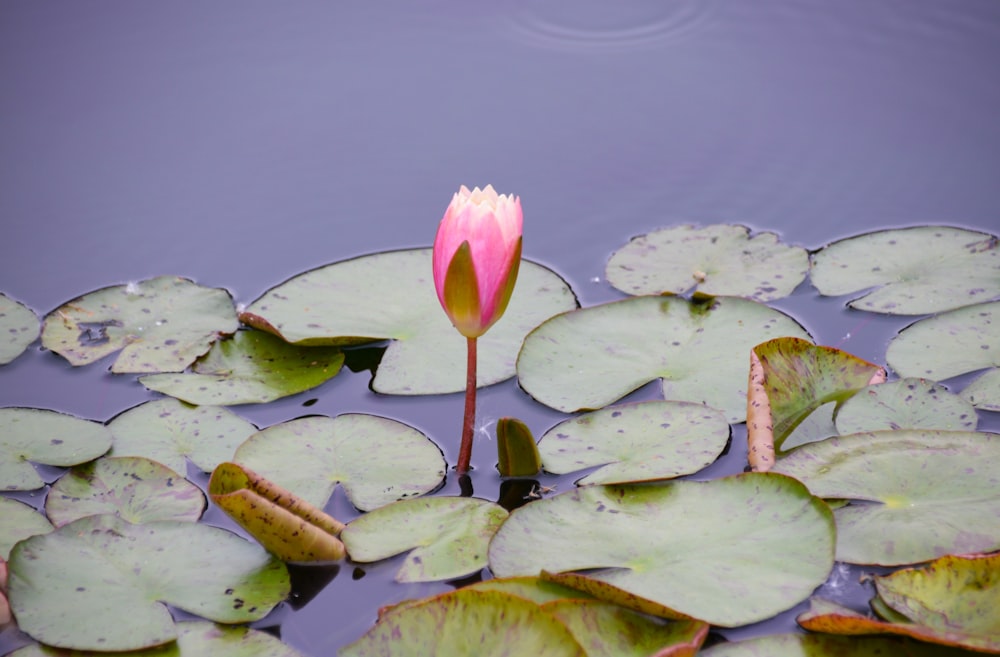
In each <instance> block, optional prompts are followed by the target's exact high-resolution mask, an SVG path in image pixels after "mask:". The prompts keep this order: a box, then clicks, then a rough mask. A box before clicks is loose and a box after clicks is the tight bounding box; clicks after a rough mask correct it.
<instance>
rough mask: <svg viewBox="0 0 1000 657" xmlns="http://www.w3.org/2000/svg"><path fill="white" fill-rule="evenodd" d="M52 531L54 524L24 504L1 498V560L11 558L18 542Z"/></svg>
mask: <svg viewBox="0 0 1000 657" xmlns="http://www.w3.org/2000/svg"><path fill="white" fill-rule="evenodd" d="M50 531H52V523H50V522H49V521H48V518H46V517H45V516H43V515H42V514H41V513H39V512H38V511H36V510H35V509H33V508H31V506H29V505H27V504H25V503H24V502H18V501H17V500H12V499H8V498H6V497H0V559H4V560H6V559H7V558H8V556H10V549H11V548H12V547H14V544H15V543H17V542H18V541H22V540H24V539H26V538H28V537H29V536H34V535H35V534H47V533H49V532H50Z"/></svg>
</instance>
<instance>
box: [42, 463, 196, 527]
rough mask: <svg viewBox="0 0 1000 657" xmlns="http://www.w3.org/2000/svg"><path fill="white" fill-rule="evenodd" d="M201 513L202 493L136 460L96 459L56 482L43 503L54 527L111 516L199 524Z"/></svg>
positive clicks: (158, 466)
mask: <svg viewBox="0 0 1000 657" xmlns="http://www.w3.org/2000/svg"><path fill="white" fill-rule="evenodd" d="M204 510H205V495H204V494H203V493H202V492H201V489H200V488H198V487H197V486H195V485H194V484H192V483H191V482H190V481H188V480H187V479H185V478H184V477H182V476H181V475H179V474H177V473H176V472H175V471H173V470H171V469H170V468H168V467H166V466H165V465H162V464H160V463H157V462H156V461H150V460H149V459H146V458H142V457H139V456H122V457H117V458H109V457H105V458H100V459H97V460H96V461H91V462H90V463H86V464H84V465H78V466H76V467H75V468H73V469H72V470H70V471H69V472H67V473H66V474H65V475H63V476H62V477H60V478H59V480H58V481H56V482H55V483H54V484H52V489H51V490H50V491H49V494H48V496H47V497H46V498H45V513H46V514H47V515H48V517H49V520H51V521H52V523H53V524H54V525H55V526H56V527H61V526H62V525H65V524H67V523H70V522H73V521H74V520H77V519H79V518H84V517H86V516H93V515H98V514H101V513H110V514H114V515H117V516H118V517H120V518H122V519H124V520H127V521H129V522H131V523H135V524H138V523H144V522H154V521H157V520H177V521H186V522H198V519H199V518H200V517H201V514H202V512H203V511H204Z"/></svg>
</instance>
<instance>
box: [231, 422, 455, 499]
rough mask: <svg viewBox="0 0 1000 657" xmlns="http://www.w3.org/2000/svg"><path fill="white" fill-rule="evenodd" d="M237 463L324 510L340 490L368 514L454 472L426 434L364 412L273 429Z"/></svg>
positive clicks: (239, 453)
mask: <svg viewBox="0 0 1000 657" xmlns="http://www.w3.org/2000/svg"><path fill="white" fill-rule="evenodd" d="M233 461H234V462H235V463H238V464H240V465H243V466H246V467H247V468H250V469H251V470H253V471H254V472H256V473H257V474H259V475H261V476H262V477H264V478H266V479H268V480H270V481H272V482H274V483H275V484H277V485H279V486H281V487H282V488H287V489H288V490H290V491H292V492H293V493H295V494H296V495H298V496H299V497H301V498H302V499H304V500H306V501H307V502H309V503H310V504H312V505H313V506H316V507H319V508H323V507H324V506H326V503H327V501H328V500H329V499H330V495H332V494H333V489H334V488H335V487H336V485H337V484H338V483H339V484H341V485H342V486H343V487H344V492H345V493H346V494H347V497H348V499H350V500H351V502H352V503H353V504H354V506H356V507H357V508H359V509H361V510H369V509H374V508H377V507H380V506H383V505H385V504H388V503H390V502H395V501H396V500H399V499H402V498H404V497H411V496H415V495H423V494H424V493H427V492H430V491H431V490H433V489H435V488H437V487H438V486H439V485H440V484H441V482H442V480H443V479H444V475H445V470H446V468H447V464H446V463H445V461H444V455H443V454H442V453H441V449H440V448H438V447H437V445H435V444H434V443H432V442H431V441H430V439H428V438H427V436H425V435H424V434H422V433H420V432H419V431H417V430H416V429H414V428H413V427H411V426H408V425H405V424H403V423H401V422H397V421H395V420H390V419H388V418H384V417H378V416H375V415H365V414H361V413H347V414H344V415H340V416H338V417H335V418H330V417H325V416H309V417H303V418H299V419H297V420H291V421H289V422H282V423H281V424H276V425H273V426H271V427H268V428H267V429H264V430H262V431H260V432H258V433H256V434H254V435H253V436H251V437H250V438H249V439H247V441H246V442H245V443H243V444H242V445H241V446H240V447H239V449H237V450H236V455H235V457H234V458H233Z"/></svg>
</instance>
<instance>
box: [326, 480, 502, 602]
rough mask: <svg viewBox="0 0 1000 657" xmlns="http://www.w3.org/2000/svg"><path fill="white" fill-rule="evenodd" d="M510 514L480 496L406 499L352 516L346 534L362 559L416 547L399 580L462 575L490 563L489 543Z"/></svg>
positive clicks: (350, 549)
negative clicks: (478, 497)
mask: <svg viewBox="0 0 1000 657" xmlns="http://www.w3.org/2000/svg"><path fill="white" fill-rule="evenodd" d="M506 518H507V511H506V509H504V508H503V507H501V506H500V505H498V504H494V503H492V502H487V501H486V500H479V499H475V498H469V497H428V498H421V499H411V500H402V501H399V502H394V503H392V504H389V505H386V506H383V507H381V508H379V509H375V510H374V511H371V512H369V513H366V514H365V515H363V516H361V517H360V518H357V519H356V520H353V521H351V522H350V523H348V525H347V528H346V529H344V531H343V533H342V534H341V539H342V540H343V541H344V544H345V545H346V546H347V552H348V554H350V555H351V560H352V561H357V562H362V563H364V562H369V561H379V560H381V559H387V558H388V557H391V556H395V555H397V554H400V553H402V552H406V551H407V550H412V551H411V552H410V553H409V554H408V555H407V556H406V559H405V560H404V561H403V565H402V566H401V567H400V569H399V571H398V572H397V573H396V581H398V582H431V581H435V580H444V579H457V578H459V577H464V576H466V575H471V574H472V573H476V572H479V571H480V570H482V569H483V568H484V567H485V566H486V546H487V545H488V544H489V542H490V539H491V538H493V534H494V533H496V530H497V528H498V527H499V526H500V524H501V523H502V522H503V521H504V520H505V519H506Z"/></svg>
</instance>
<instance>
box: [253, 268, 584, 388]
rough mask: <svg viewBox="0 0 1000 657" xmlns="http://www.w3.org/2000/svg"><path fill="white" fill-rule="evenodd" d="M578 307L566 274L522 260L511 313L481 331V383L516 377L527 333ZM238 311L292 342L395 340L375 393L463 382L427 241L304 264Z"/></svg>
mask: <svg viewBox="0 0 1000 657" xmlns="http://www.w3.org/2000/svg"><path fill="white" fill-rule="evenodd" d="M576 307H577V302H576V297H575V296H574V295H573V291H572V290H571V289H570V288H569V285H568V284H567V283H566V282H565V281H564V280H563V279H562V278H560V277H559V276H558V275H556V274H555V273H554V272H553V271H551V270H550V269H547V268H545V267H543V266H541V265H538V264H535V263H533V262H528V261H527V260H525V261H522V262H521V267H520V270H519V273H518V279H517V285H516V286H515V288H514V294H513V296H512V297H511V300H510V304H509V305H508V307H507V312H506V313H505V314H504V316H503V317H502V318H501V319H500V321H498V322H497V323H496V324H495V325H494V326H493V327H492V328H491V329H490V330H489V332H487V333H486V334H485V335H483V336H482V337H481V338H479V345H478V351H479V366H478V371H477V376H478V383H479V385H480V386H485V385H490V384H492V383H497V382H499V381H503V380H504V379H508V378H510V377H511V376H513V374H514V359H515V358H516V357H517V350H518V348H519V347H520V346H521V341H522V340H523V339H524V336H525V334H527V333H528V331H530V330H531V329H532V328H534V327H535V326H537V325H538V324H540V323H541V322H542V321H543V320H545V319H547V318H549V317H551V316H552V315H554V314H556V313H560V312H563V311H566V310H570V309H572V308H576ZM241 318H242V319H243V321H244V322H246V323H247V324H250V325H251V326H255V327H257V328H262V329H265V330H268V331H272V332H274V333H276V334H277V335H280V336H282V337H283V338H284V339H285V340H287V341H289V342H292V343H295V344H302V345H320V344H322V345H336V346H344V345H353V344H363V343H367V342H373V341H381V340H391V341H392V342H391V343H390V344H389V346H388V348H387V349H386V351H385V354H384V355H383V356H382V360H381V363H380V364H379V366H378V370H377V371H376V374H375V378H374V380H373V381H372V389H373V390H375V391H376V392H381V393H386V394H400V395H422V394H438V393H448V392H458V391H461V390H464V389H465V374H466V371H465V367H466V363H465V351H466V345H465V338H464V337H463V336H462V335H461V334H459V333H458V331H456V330H455V328H454V327H453V326H452V325H451V322H450V321H449V320H448V317H447V316H446V315H445V313H444V311H442V310H441V306H440V303H439V302H438V299H437V295H436V294H435V291H434V281H433V276H432V272H431V249H411V250H405V251H390V252H386V253H376V254H373V255H367V256H362V257H360V258H354V259H351V260H345V261H342V262H336V263H333V264H331V265H327V266H325V267H320V268H319V269H314V270H312V271H308V272H306V273H304V274H300V275H299V276H296V277H295V278H292V279H290V280H288V281H286V282H284V283H282V284H281V285H279V286H278V287H275V288H273V289H271V290H269V291H268V292H267V293H265V295H264V296H262V297H261V298H260V299H258V300H257V301H254V302H253V303H252V304H251V305H250V306H249V307H248V308H247V310H246V312H245V313H243V314H242V315H241Z"/></svg>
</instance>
